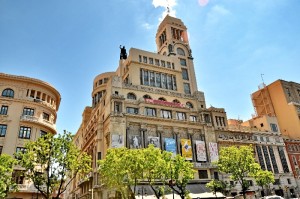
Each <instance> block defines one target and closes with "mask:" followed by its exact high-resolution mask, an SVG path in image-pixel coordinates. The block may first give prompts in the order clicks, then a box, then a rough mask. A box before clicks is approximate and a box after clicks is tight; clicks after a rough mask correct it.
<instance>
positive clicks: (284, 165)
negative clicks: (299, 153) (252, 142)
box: [277, 146, 290, 173]
mask: <svg viewBox="0 0 300 199" xmlns="http://www.w3.org/2000/svg"><path fill="white" fill-rule="evenodd" d="M277 148H278V152H279V157H280V160H281V164H282V168H283V171H284V173H289V172H290V169H289V166H288V163H287V160H286V157H285V153H284V147H282V146H279V147H277Z"/></svg>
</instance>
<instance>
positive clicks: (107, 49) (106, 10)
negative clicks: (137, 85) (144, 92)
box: [0, 0, 300, 133]
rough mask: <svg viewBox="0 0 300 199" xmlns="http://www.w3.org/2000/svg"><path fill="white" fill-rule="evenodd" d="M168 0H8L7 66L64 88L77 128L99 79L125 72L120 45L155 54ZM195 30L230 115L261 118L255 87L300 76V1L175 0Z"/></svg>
mask: <svg viewBox="0 0 300 199" xmlns="http://www.w3.org/2000/svg"><path fill="white" fill-rule="evenodd" d="M165 7H166V0H109V1H102V0H51V1H46V0H0V72H4V73H8V74H14V75H24V76H28V77H34V78H38V79H41V80H44V81H46V82H49V83H50V84H52V85H53V86H54V87H55V88H56V89H57V90H58V91H59V92H60V93H61V96H62V101H61V105H60V110H59V113H58V120H57V128H58V131H59V132H62V130H63V129H66V130H68V131H71V132H73V133H75V132H76V131H77V129H78V127H79V125H80V123H81V119H82V118H81V114H82V111H83V109H84V107H85V106H90V105H91V91H92V82H93V79H94V77H96V76H97V75H98V74H100V73H103V72H107V71H115V69H116V68H117V66H118V61H119V45H125V46H126V48H127V49H129V48H131V47H134V48H140V49H143V50H147V51H151V52H155V51H156V46H155V34H156V30H157V26H158V24H159V19H161V18H162V14H163V13H165V10H166V8H165ZM169 7H170V10H171V14H175V15H176V17H178V18H180V19H182V21H183V22H184V23H185V25H186V26H187V28H188V34H189V40H190V46H191V48H192V50H193V57H194V64H195V71H196V77H197V82H198V89H199V90H201V91H203V92H204V93H205V97H206V103H207V106H208V107H209V106H210V105H212V106H214V107H223V108H225V109H226V111H227V116H228V118H240V119H243V120H246V119H249V118H251V114H253V113H254V109H253V107H252V102H251V99H250V94H251V93H252V92H254V91H255V90H257V88H258V85H259V84H261V83H262V79H261V74H264V75H263V78H264V81H265V83H266V84H269V83H272V82H273V81H275V80H277V79H284V80H287V81H295V82H298V83H300V79H299V74H300V1H299V0H169Z"/></svg>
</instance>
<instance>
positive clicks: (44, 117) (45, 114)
mask: <svg viewBox="0 0 300 199" xmlns="http://www.w3.org/2000/svg"><path fill="white" fill-rule="evenodd" d="M43 119H44V120H46V121H49V114H48V113H43Z"/></svg>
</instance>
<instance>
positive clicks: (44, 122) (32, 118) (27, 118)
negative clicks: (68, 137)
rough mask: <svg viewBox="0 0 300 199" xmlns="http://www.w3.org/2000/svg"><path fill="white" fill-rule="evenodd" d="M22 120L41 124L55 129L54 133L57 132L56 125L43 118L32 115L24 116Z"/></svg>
mask: <svg viewBox="0 0 300 199" xmlns="http://www.w3.org/2000/svg"><path fill="white" fill-rule="evenodd" d="M20 119H21V121H27V122H34V123H39V124H42V125H45V126H47V127H49V128H51V129H53V130H54V131H56V125H55V124H53V123H51V122H49V121H47V120H44V119H43V118H42V117H35V116H31V115H22V116H21V117H20Z"/></svg>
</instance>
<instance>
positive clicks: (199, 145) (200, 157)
mask: <svg viewBox="0 0 300 199" xmlns="http://www.w3.org/2000/svg"><path fill="white" fill-rule="evenodd" d="M196 154H197V161H207V158H206V149H205V142H204V141H201V140H196Z"/></svg>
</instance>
